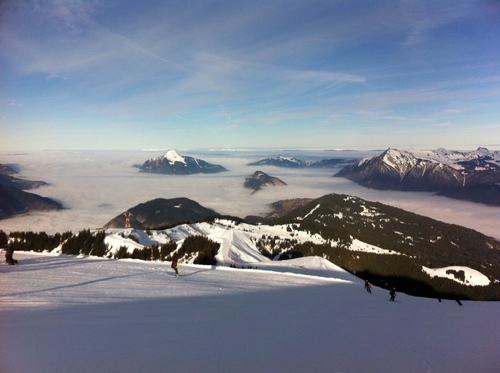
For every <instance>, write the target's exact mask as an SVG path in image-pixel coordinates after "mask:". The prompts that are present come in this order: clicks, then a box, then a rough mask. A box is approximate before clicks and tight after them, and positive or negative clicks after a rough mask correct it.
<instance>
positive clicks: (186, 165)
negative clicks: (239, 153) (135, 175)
mask: <svg viewBox="0 0 500 373" xmlns="http://www.w3.org/2000/svg"><path fill="white" fill-rule="evenodd" d="M137 167H139V169H140V170H141V172H151V173H156V174H167V175H191V174H198V173H202V174H213V173H218V172H223V171H227V170H226V169H225V168H224V167H222V166H220V165H215V164H211V163H208V162H206V161H204V160H201V159H196V158H193V157H187V156H180V155H179V154H177V152H176V151H175V150H170V151H168V152H167V153H166V154H165V155H163V156H161V157H157V158H151V159H149V160H147V161H146V162H144V163H143V164H142V166H137Z"/></svg>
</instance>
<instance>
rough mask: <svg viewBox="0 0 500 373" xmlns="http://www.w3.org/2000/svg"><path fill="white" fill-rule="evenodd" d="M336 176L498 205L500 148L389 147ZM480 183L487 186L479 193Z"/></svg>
mask: <svg viewBox="0 0 500 373" xmlns="http://www.w3.org/2000/svg"><path fill="white" fill-rule="evenodd" d="M334 176H335V177H345V178H347V179H349V180H352V181H355V182H357V183H359V184H360V185H363V186H365V187H369V188H375V189H393V190H403V191H430V192H440V193H442V194H443V195H446V196H450V197H454V198H460V199H466V200H471V201H474V202H481V203H486V204H494V205H497V203H498V202H497V201H498V199H499V195H500V152H489V151H488V150H487V149H484V148H479V149H478V150H476V151H475V152H469V153H464V152H450V151H447V150H444V149H438V150H437V151H418V150H409V151H400V150H397V149H388V150H386V151H385V152H383V153H382V154H380V155H379V156H376V157H373V158H371V159H364V160H362V161H360V162H358V163H357V164H355V165H350V166H347V167H345V168H343V169H342V170H341V171H339V172H338V173H337V174H335V175H334ZM478 186H484V188H483V189H482V191H483V194H478V193H477V191H476V190H477V188H478Z"/></svg>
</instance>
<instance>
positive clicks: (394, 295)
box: [389, 288, 396, 302]
mask: <svg viewBox="0 0 500 373" xmlns="http://www.w3.org/2000/svg"><path fill="white" fill-rule="evenodd" d="M389 294H390V295H391V300H392V301H393V302H394V300H395V299H396V289H394V288H392V289H391V291H390V293H389Z"/></svg>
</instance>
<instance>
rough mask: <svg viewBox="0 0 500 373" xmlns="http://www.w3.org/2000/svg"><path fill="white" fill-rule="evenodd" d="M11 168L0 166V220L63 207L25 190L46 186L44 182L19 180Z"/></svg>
mask: <svg viewBox="0 0 500 373" xmlns="http://www.w3.org/2000/svg"><path fill="white" fill-rule="evenodd" d="M14 174H17V171H15V170H14V169H13V168H12V167H10V166H6V165H1V164H0V219H6V218H9V217H12V216H14V215H18V214H24V213H28V212H30V211H50V210H60V209H62V208H63V206H62V205H61V204H60V203H59V202H56V201H54V200H52V199H50V198H47V197H42V196H39V195H38V194H35V193H29V192H25V190H30V189H35V188H38V187H40V186H43V185H47V183H46V182H44V181H34V180H26V179H20V178H17V177H15V176H12V175H14Z"/></svg>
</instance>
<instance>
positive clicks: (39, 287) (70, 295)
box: [0, 252, 500, 373]
mask: <svg viewBox="0 0 500 373" xmlns="http://www.w3.org/2000/svg"><path fill="white" fill-rule="evenodd" d="M15 258H16V259H20V260H21V263H20V264H19V265H16V266H7V265H5V264H3V263H2V265H1V266H0V281H1V284H2V286H1V287H0V372H2V373H25V372H26V373H32V372H38V373H44V372H47V373H48V372H50V373H57V372H61V373H63V372H64V373H67V372H72V373H77V372H82V373H83V372H259V373H260V372H407V373H410V372H467V373H469V372H483V373H484V372H492V373H493V372H495V373H498V372H499V371H500V354H499V353H498V352H499V350H498V346H500V336H499V335H500V334H499V330H500V328H499V326H500V304H499V303H498V302H462V303H463V306H459V305H458V304H457V303H456V302H454V301H446V300H443V302H441V303H440V302H438V301H437V300H434V299H424V298H416V297H410V296H406V295H404V294H400V293H398V296H397V298H396V300H397V301H398V302H390V301H389V300H388V298H389V294H388V292H387V291H386V290H383V289H380V288H376V287H374V288H373V289H372V294H368V293H367V292H366V291H365V289H364V288H363V283H362V281H360V280H359V279H357V278H355V277H354V276H352V275H351V274H349V273H347V272H345V271H343V270H341V269H340V268H338V267H336V266H335V265H333V264H332V263H330V262H328V261H326V260H324V259H322V258H317V257H312V258H301V259H298V260H293V261H289V262H270V263H266V265H263V266H262V268H260V265H259V269H234V268H228V267H210V266H201V265H192V264H186V265H183V266H181V267H180V270H179V271H180V273H181V276H180V277H174V276H173V273H172V269H171V268H170V263H168V262H163V263H162V262H143V261H137V260H113V259H103V258H95V257H75V256H67V255H59V254H39V253H27V252H16V253H15ZM2 259H3V258H2ZM253 266H254V268H255V265H253Z"/></svg>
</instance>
